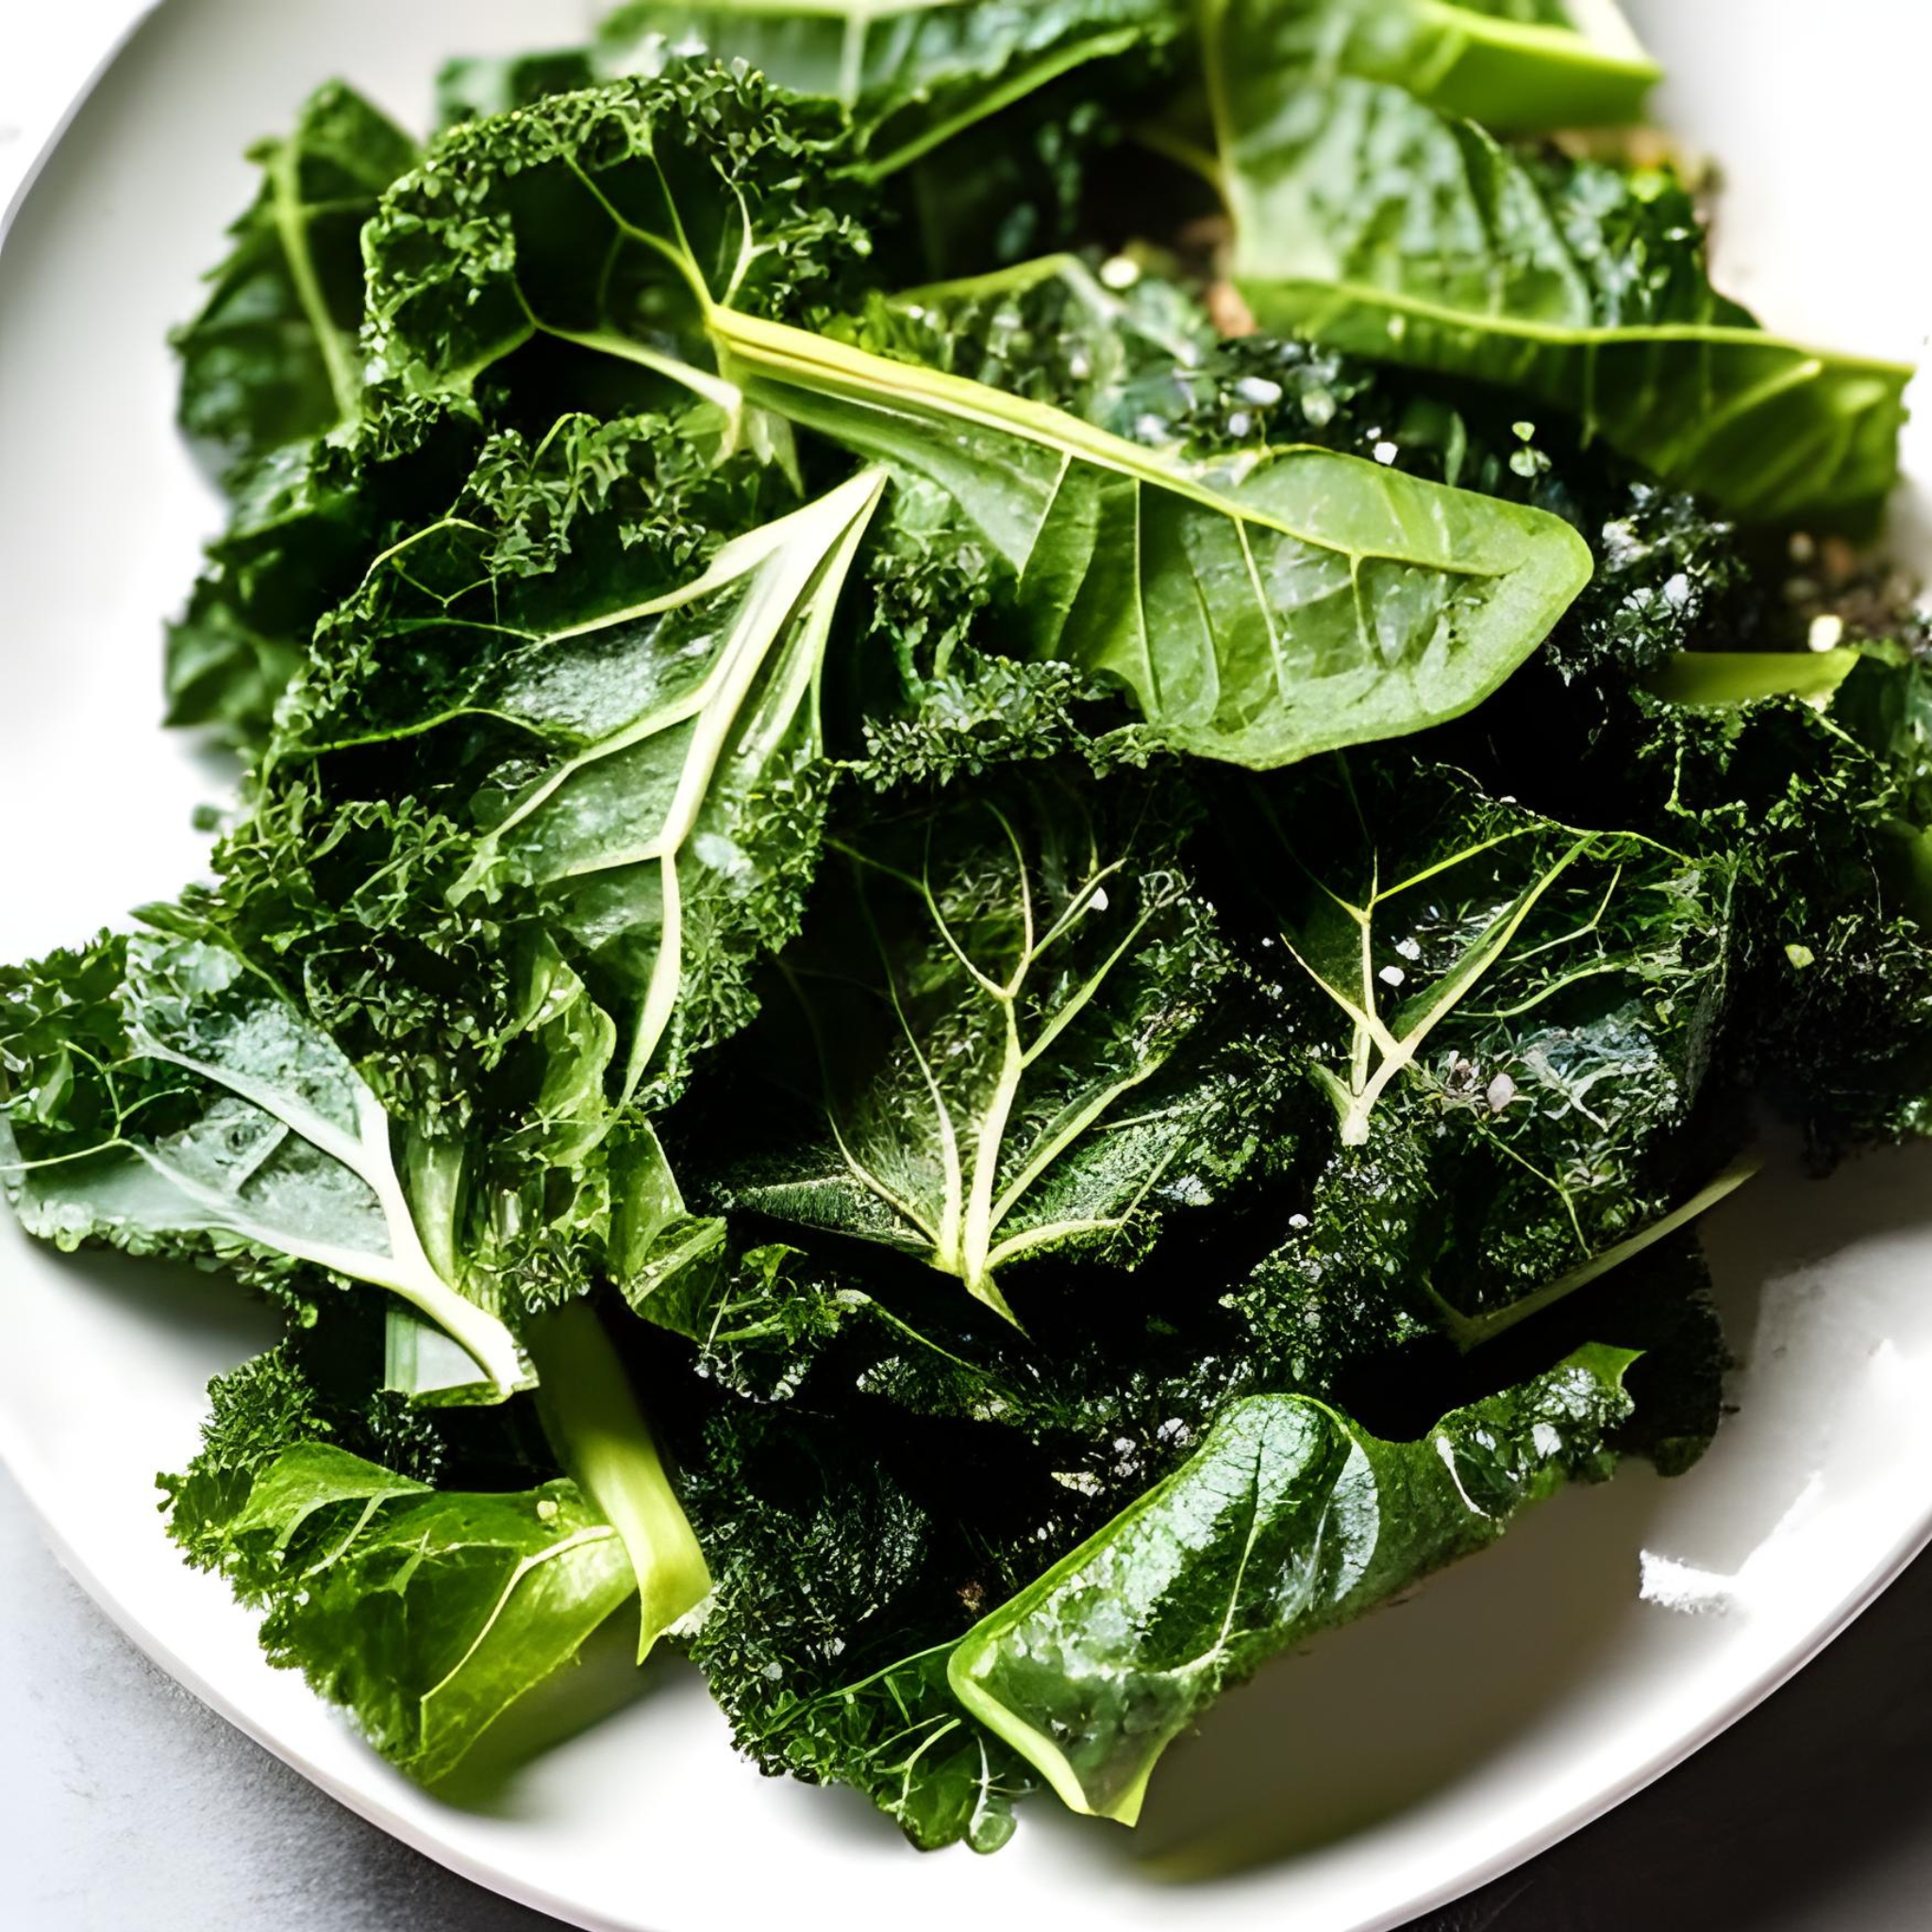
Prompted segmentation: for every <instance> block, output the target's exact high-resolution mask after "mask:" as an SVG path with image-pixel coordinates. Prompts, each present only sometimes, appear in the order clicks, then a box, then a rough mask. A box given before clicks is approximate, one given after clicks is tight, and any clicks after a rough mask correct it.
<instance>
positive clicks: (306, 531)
mask: <svg viewBox="0 0 1932 1932" xmlns="http://www.w3.org/2000/svg"><path fill="white" fill-rule="evenodd" d="M478 442H479V431H478V429H477V426H476V425H475V423H473V422H472V421H470V420H469V419H468V418H467V417H465V416H463V415H461V414H460V413H458V412H457V411H454V410H450V409H446V408H441V406H440V405H437V404H434V403H427V402H425V403H423V404H420V405H417V406H414V407H413V408H394V409H392V410H391V412H390V414H389V417H388V419H387V421H386V423H385V425H384V433H383V434H380V435H378V434H377V433H376V432H375V430H373V429H370V428H362V429H358V431H356V432H355V433H354V434H351V435H347V436H327V437H321V438H318V439H316V440H315V441H311V442H307V443H291V444H289V445H287V446H286V447H284V448H281V449H277V450H273V451H271V452H269V453H268V454H267V455H265V456H263V457H261V458H258V459H257V460H255V461H253V462H250V463H249V464H247V465H245V466H243V467H242V468H241V469H240V470H238V471H237V473H236V474H235V475H234V477H233V478H232V479H231V490H232V495H233V504H232V508H231V510H230V513H229V519H228V527H227V528H226V529H225V531H224V532H223V533H222V535H221V536H219V537H218V538H216V539H215V541H213V542H212V543H210V544H209V545H208V567H207V569H206V570H205V571H204V572H203V573H202V575H201V577H200V578H199V580H198V581H197V582H196V584H195V586H194V590H193V591H192V595H191V596H190V598H189V602H188V608H186V610H184V611H183V612H182V614H181V616H180V617H178V618H177V619H175V621H174V622H173V623H171V624H170V625H169V626H168V645H167V668H166V686H167V696H168V718H167V722H168V723H169V724H178V725H212V726H215V727H217V728H218V729H219V730H220V731H221V732H222V733H223V734H224V735H225V736H226V737H227V738H228V739H230V740H231V741H234V742H236V743H237V744H239V745H242V746H243V747H245V748H248V749H251V750H254V749H258V748H259V746H260V745H261V744H262V743H263V741H265V740H266V737H267V734H268V728H269V724H270V722H271V720H272V719H273V717H274V715H275V704H276V701H277V700H278V699H279V698H280V696H281V694H282V692H283V691H284V690H285V689H286V688H287V687H288V685H289V683H290V681H291V678H293V676H294V675H295V673H296V671H297V669H298V668H299V667H300V665H301V662H302V659H303V656H304V654H305V653H306V652H307V650H308V642H309V640H310V638H311V636H312V635H313V634H314V631H315V627H316V625H317V624H318V623H320V621H321V620H322V618H323V616H324V615H325V613H326V612H327V611H328V610H330V609H331V608H333V607H334V606H335V605H336V604H338V603H339V602H341V600H342V599H343V598H345V597H347V596H349V595H350V594H351V593H352V592H353V591H355V589H356V587H357V585H358V583H359V582H360V581H361V579H362V577H363V575H364V574H365V573H366V572H367V570H368V568H369V566H370V564H371V563H372V562H373V561H374V560H375V558H376V557H377V556H379V555H380V554H381V552H382V551H383V550H385V549H386V548H388V546H389V545H390V544H391V543H392V542H394V541H397V540H398V539H399V538H401V537H402V536H403V535H404V534H405V533H406V532H407V531H408V529H410V528H412V527H414V526H415V525H418V524H420V523H422V522H424V521H425V520H426V519H428V518H429V517H432V516H434V515H435V514H436V513H437V512H438V511H439V510H440V509H441V508H443V507H444V506H445V505H447V503H448V502H449V500H450V498H451V497H452V496H454V495H455V493H456V491H457V490H458V487H459V485H460V484H461V482H462V478H463V476H464V475H465V474H466V473H467V471H468V469H469V467H470V464H471V463H472V462H473V461H474V460H475V456H476V452H477V446H478Z"/></svg>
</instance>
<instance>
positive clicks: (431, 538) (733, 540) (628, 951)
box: [269, 419, 881, 1093]
mask: <svg viewBox="0 0 1932 1932" xmlns="http://www.w3.org/2000/svg"><path fill="white" fill-rule="evenodd" d="M771 475H772V473H771V472H770V471H769V470H765V469H762V468H760V467H758V466H757V465H756V464H754V463H750V462H749V459H745V458H738V459H733V461H732V462H731V463H728V464H726V465H724V467H722V468H720V467H717V466H714V465H712V464H710V463H709V462H708V461H707V460H706V459H705V458H704V456H703V454H702V452H699V453H697V454H692V453H691V446H690V445H689V444H688V442H687V441H685V440H684V439H683V438H682V437H681V436H680V435H679V434H678V433H676V432H675V431H674V430H673V429H671V428H670V427H669V426H668V425H664V424H662V423H661V422H658V421H655V420H652V419H645V420H642V421H638V422H623V423H618V424H612V425H592V424H590V423H589V422H587V421H584V420H582V419H573V420H572V421H570V422H567V423H565V424H563V425H559V426H558V430H557V432H556V433H554V434H553V436H552V437H551V438H550V439H549V440H548V441H547V442H546V443H545V445H544V446H543V447H542V448H541V449H540V450H538V451H536V452H531V451H529V450H528V449H526V448H525V446H524V445H523V444H522V442H521V441H520V440H519V439H516V438H514V437H510V436H505V437H500V438H498V439H495V440H493V441H492V442H491V445H490V446H489V448H488V449H486V451H485V454H484V457H483V458H482V460H481V462H480V463H479V465H478V468H477V471H476V473H475V475H474V476H473V477H472V480H471V483H470V485H469V487H468V488H467V490H466V491H465V493H464V496H463V497H462V499H461V500H460V501H459V503H458V506H457V508H456V509H455V510H454V512H453V513H452V514H451V515H450V516H449V517H447V518H446V519H444V520H442V521H441V522H439V523H436V524H432V525H428V526H427V527H426V528H425V529H423V530H422V531H420V532H418V533H417V534H416V535H415V536H414V537H412V538H411V539H410V540H408V541H406V542H405V543H403V544H401V545H399V546H398V547H397V548H396V549H395V550H394V551H393V552H392V553H391V555H390V557H389V558H386V559H385V562H384V564H383V566H382V567H381V568H380V569H379V570H377V571H376V572H375V573H374V574H373V575H372V576H371V578H370V580H369V582H368V583H367V584H366V585H365V587H364V589H363V590H362V591H361V592H360V593H358V597H357V598H356V599H355V600H354V601H353V602H352V603H351V604H349V605H348V606H346V607H344V608H343V609H342V610H341V611H340V612H338V613H337V614H336V615H335V616H334V617H332V618H331V619H330V621H329V622H328V623H327V624H326V625H325V626H324V627H323V629H322V631H321V632H320V633H319V634H318V637H317V640H316V644H315V648H314V651H313V654H312V656H311V658H310V661H309V663H308V666H307V667H306V669H305V673H304V675H303V677H302V679H301V680H300V682H299V683H298V684H297V686H296V687H295V688H294V690H293V691H291V695H290V699H289V702H288V705H287V707H286V708H285V712H284V717H283V720H282V725H281V729H280V731H279V733H278V736H277V740H276V742H275V747H274V749H273V752H272V758H271V764H270V767H269V773H270V782H271V783H272V784H274V785H277V786H284V787H286V786H289V785H291V784H296V783H301V784H307V785H312V786H314V787H316V788H318V789H319V790H320V791H321V792H322V793H323V794H324V795H325V796H326V797H328V799H329V801H330V804H331V806H333V804H334V800H335V799H336V797H338V796H339V795H340V794H341V792H342V791H348V792H349V794H350V795H351V796H353V795H354V792H355V791H357V790H358V789H364V788H367V789H371V790H374V791H375V792H376V793H377V799H378V801H379V803H378V804H377V805H376V806H375V809H377V810H378V811H380V810H389V811H391V812H397V813H399V812H402V811H403V810H404V809H405V808H408V801H409V800H411V799H414V800H416V801H418V802H419V805H418V808H429V809H430V810H432V811H433V812H434V813H435V815H436V817H437V820H438V822H439V823H440V824H448V825H451V826H461V827H463V828H465V829H464V830H463V832H462V833H460V834H459V835H458V839H459V841H460V842H461V844H462V845H463V846H465V847H466V849H464V850H461V851H460V852H458V851H456V850H451V851H449V852H448V853H447V855H446V858H447V861H448V863H449V865H450V866H452V867H453V869H454V872H453V875H450V874H449V873H447V872H445V871H444V870H443V864H442V861H441V860H439V866H438V873H439V876H438V877H437V879H436V885H437V889H438V890H437V891H436V892H435V893H433V894H431V893H424V892H419V893H416V894H414V895H412V896H411V897H410V899H409V900H408V904H406V905H404V906H403V907H401V908H400V911H401V913H402V916H403V921H404V924H405V927H406V932H407V927H408V924H409V923H410V922H411V921H427V922H428V923H429V924H430V926H431V928H432V931H431V933H430V935H429V936H428V937H427V939H426V944H427V946H428V950H429V951H430V952H431V953H441V952H446V951H447V947H446V946H445V945H443V944H442V943H441V940H440V936H441V934H443V933H445V932H447V931H448V929H449V928H450V927H451V926H453V925H454V926H458V927H460V926H462V925H464V924H468V925H470V926H472V927H475V925H476V923H477V922H479V921H481V922H483V923H484V924H490V925H495V926H498V927H501V928H502V929H503V930H505V931H506V932H508V933H510V934H512V935H516V936H521V941H522V944H523V946H524V947H525V949H527V948H528V947H530V946H533V945H538V944H542V943H548V944H550V945H552V946H554V947H555V948H556V949H558V951H559V952H560V953H561V954H562V955H563V957H564V958H566V959H568V961H569V962H570V964H571V967H572V970H573V971H575V972H576V973H577V974H579V976H580V977H582V978H583V980H584V981H585V983H586V984H587V985H589V986H590V987H591V991H592V992H593V993H594V995H595V997H596V998H597V1000H598V1001H599V1003H600V1004H601V1005H602V1006H603V1007H604V1008H606V1009H607V1010H608V1012H610V1013H611V1014H613V1015H614V1016H616V1018H617V1020H618V1023H619V1025H620V1028H621V1040H620V1044H619V1053H618V1057H617V1062H616V1078H617V1080H618V1082H619V1085H620V1088H621V1091H623V1092H624V1093H632V1092H636V1091H639V1090H640V1088H641V1086H642V1085H643V1083H644V1082H645V1080H646V1077H647V1076H648V1077H649V1078H650V1079H651V1081H652V1082H653V1083H654V1091H672V1090H674V1089H675V1086H676V1085H677V1084H679V1083H680V1082H681V1080H682V1078H683V1073H684V1068H685V1065H686V1063H687V1061H688V1059H689V1058H690V1056H691V1054H692V1053H694V1052H695V1051H697V1049H698V1048H699V1047H700V1046H701V1045H702V1044H703V1043H704V1042H705V1041H708V1040H711V1039H715V1038H717V1037H720V1036H721V1035H722V1034H723V1033H726V1032H729V1031H731V1030H733V1029H734V1028H735V1027H736V1026H737V1025H738V1024H741V1021H742V1020H743V1018H744V1017H746V1015H747V1013H748V1010H749V1008H748V994H747V993H746V991H745V974H746V972H747V970H748V966H749V963H750V962H751V961H752V960H753V959H754V958H757V957H758V954H759V953H760V952H761V951H762V950H764V949H765V948H767V947H770V946H774V945H776V944H778V943H780V942H782V941H783V940H784V939H785V938H786V937H787V936H788V935H789V932H790V931H791V925H792V923H793V922H794V921H795V918H796V908H797V905H798V902H799V899H800V898H801V896H802V892H803V888H804V883H805V880H806V878H807V877H808V874H809V871H810V866H811V861H812V856H813V853H814V851H815V848H816V840H817V832H818V821H819V812H820V800H819V791H820V787H819V785H818V780H817V776H816V764H817V758H816V749H817V744H818V720H817V712H816V686H817V680H818V675H819V667H820V664H821V661H822V659H823V656H824V649H825V646H826V642H827V639H828V636H829V630H830V625H831V620H832V614H833V610H834V608H835V606H836V604H837V601H838V597H839V594H840V591H841V587H842V584H843V581H844V578H845V575H846V574H847V572H848V571H849V570H850V568H851V565H852V561H853V558H854V555H855V553H856V550H857V546H858V541H859V539H860V538H861V536H862V535H863V532H864V528H865V525H866V522H867V520H868V518H869V517H870V515H871V513H872V510H873V508H874V506H875V504H876V502H877V499H878V495H879V491H880V489H881V479H880V478H878V477H877V476H876V475H865V474H861V475H858V476H855V477H852V478H850V479H848V480H847V481H846V482H845V483H843V484H841V486H839V487H838V488H837V489H835V490H833V491H829V492H828V493H827V494H826V495H824V497H822V498H820V499H819V500H818V501H817V502H815V503H812V504H810V505H808V506H807V507H805V508H802V509H797V510H793V511H791V513H790V514H789V515H786V516H782V517H776V518H771V519H770V520H768V518H769V511H768V510H767V509H766V508H765V500H766V498H765V491H766V486H767V484H768V482H769V479H770V477H771ZM378 749H379V751H380V754H381V755H380V756H379V757H378V756H377V752H378ZM369 885H370V887H371V888H372V889H374V891H375V894H376V895H377V904H378V905H387V904H391V903H392V902H393V900H394V897H395V895H396V888H397V885H398V881H397V880H396V879H395V877H394V876H393V874H391V871H390V870H389V869H388V867H387V864H386V862H384V863H383V864H381V866H380V868H379V869H378V870H376V871H375V872H373V873H372V874H370V879H369ZM331 890H332V895H333V896H334V898H335V899H336V901H337V902H338V903H340V902H341V900H342V899H343V898H345V897H347V896H349V895H350V894H351V893H352V892H353V893H358V894H359V893H360V892H361V891H362V889H361V888H359V887H357V886H355V885H354V883H353V882H352V881H347V880H344V881H341V882H340V883H338V884H337V885H336V886H334V887H333V888H332V889H331ZM479 939H480V940H481V941H482V943H484V944H485V945H487V944H488V943H489V942H490V941H489V938H488V936H487V935H480V934H479ZM514 957H515V948H512V958H514ZM428 963H431V964H432V970H433V962H428ZM501 978H502V968H501V967H500V966H494V967H492V966H490V965H488V964H487V963H486V964H485V968H484V971H483V973H482V974H480V975H479V981H478V984H479V987H486V988H487V987H488V986H489V985H491V984H492V983H496V982H499V981H500V980H501ZM378 991H380V990H379V989H378ZM462 991H463V990H462V988H461V987H460V986H458V988H457V989H456V996H457V997H458V999H460V998H461V997H462ZM384 996H385V997H387V994H385V995H384ZM447 996H448V995H447V993H446V991H445V990H444V986H443V984H442V982H441V975H438V978H437V980H436V982H435V983H433V984H432V986H431V987H430V989H429V991H428V997H429V998H430V999H431V1000H432V1001H435V1002H437V1003H438V1004H441V1003H442V1002H443V1000H444V999H445V998H446V997H447ZM456 1024H458V1027H459V1028H460V1026H461V1025H462V1024H464V1023H463V1022H462V1021H460V1020H458V1022H457V1023H456Z"/></svg>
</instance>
